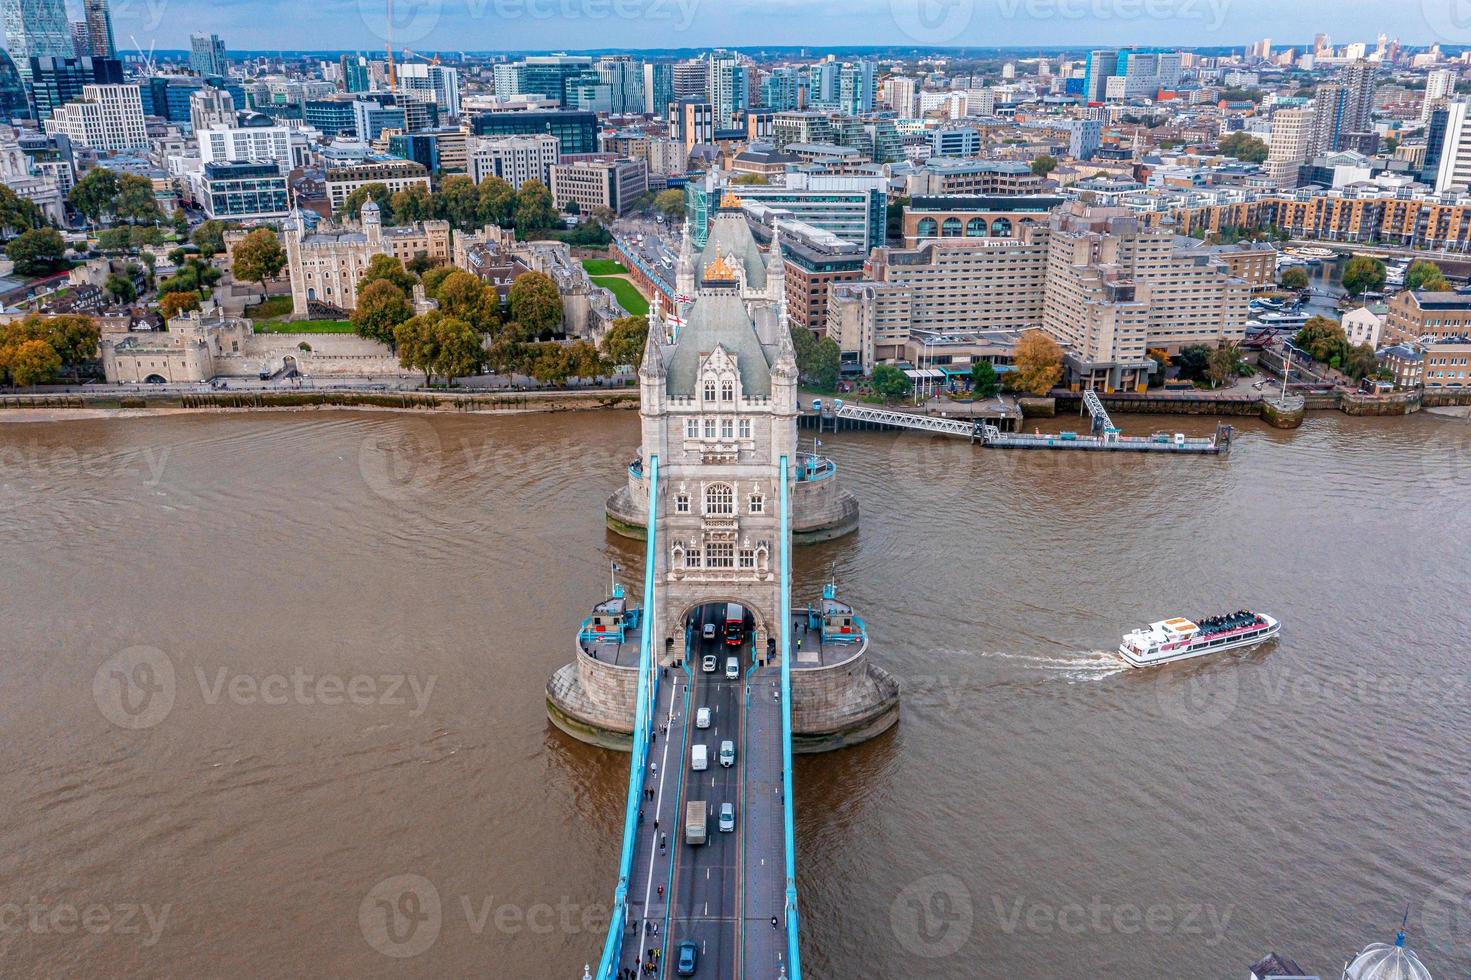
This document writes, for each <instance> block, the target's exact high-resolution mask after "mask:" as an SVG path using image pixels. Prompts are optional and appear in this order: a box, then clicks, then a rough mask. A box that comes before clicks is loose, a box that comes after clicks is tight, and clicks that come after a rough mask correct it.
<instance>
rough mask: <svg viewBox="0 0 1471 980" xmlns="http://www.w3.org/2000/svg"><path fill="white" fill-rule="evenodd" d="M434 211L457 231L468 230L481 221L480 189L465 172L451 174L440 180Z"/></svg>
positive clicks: (435, 196)
mask: <svg viewBox="0 0 1471 980" xmlns="http://www.w3.org/2000/svg"><path fill="white" fill-rule="evenodd" d="M434 213H435V215H436V216H437V217H439V218H441V219H442V220H444V221H448V222H449V223H450V225H451V226H452V227H453V228H454V229H455V230H456V231H468V230H470V229H472V228H475V227H477V226H478V225H479V223H480V189H479V188H477V187H476V186H475V182H474V181H473V180H471V179H470V178H469V177H467V176H465V175H464V174H451V175H450V176H448V177H446V178H444V180H443V181H441V182H440V185H439V191H438V192H437V193H436V194H435V195H434Z"/></svg>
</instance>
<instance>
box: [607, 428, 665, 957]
mask: <svg viewBox="0 0 1471 980" xmlns="http://www.w3.org/2000/svg"><path fill="white" fill-rule="evenodd" d="M648 472H649V536H648V543H647V545H646V546H645V549H644V604H643V609H642V614H643V615H645V616H650V615H652V614H653V609H654V566H655V564H656V559H657V557H658V552H657V550H656V546H657V543H658V535H657V534H655V533H654V528H655V527H657V526H658V520H659V457H658V456H656V455H651V456H649V468H648ZM652 637H653V630H652V629H650V628H648V627H647V626H646V627H645V628H644V631H643V636H642V638H641V639H640V640H639V645H638V669H639V677H640V679H641V682H640V683H639V685H638V701H637V706H636V707H635V709H634V714H633V751H632V752H631V753H630V759H629V764H628V766H629V768H628V809H627V812H625V813H624V814H623V854H622V856H621V857H620V858H619V860H618V887H617V888H616V889H615V890H614V892H613V914H612V917H611V919H610V921H609V922H608V938H607V941H606V942H604V944H603V957H602V959H601V960H599V961H598V974H597V976H598V980H616V977H615V975H614V974H615V971H616V970H617V969H618V963H619V961H620V959H621V957H622V955H623V935H624V925H625V923H626V922H627V919H628V884H629V879H630V878H631V877H632V876H633V851H634V846H635V837H636V835H637V833H638V811H639V800H640V799H642V798H643V795H644V778H645V775H646V774H647V773H648V753H649V727H650V722H651V719H650V716H651V715H652V714H653V711H654V704H655V698H656V696H657V694H658V691H659V670H658V668H657V666H656V665H655V664H654V660H653V646H652Z"/></svg>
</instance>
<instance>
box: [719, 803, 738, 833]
mask: <svg viewBox="0 0 1471 980" xmlns="http://www.w3.org/2000/svg"><path fill="white" fill-rule="evenodd" d="M720 829H721V830H723V831H725V832H726V833H730V832H731V831H732V830H735V804H734V803H722V804H720Z"/></svg>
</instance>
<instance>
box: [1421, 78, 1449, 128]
mask: <svg viewBox="0 0 1471 980" xmlns="http://www.w3.org/2000/svg"><path fill="white" fill-rule="evenodd" d="M1455 89H1456V73H1455V72H1454V71H1452V70H1451V69H1449V68H1436V69H1433V70H1432V71H1431V72H1430V73H1429V74H1427V75H1426V76H1425V101H1424V102H1423V103H1421V106H1420V121H1421V122H1428V121H1429V120H1430V114H1431V113H1432V112H1434V111H1435V110H1436V109H1439V108H1441V107H1442V106H1444V105H1445V102H1446V99H1447V98H1449V97H1450V95H1451V93H1452V92H1454V91H1455Z"/></svg>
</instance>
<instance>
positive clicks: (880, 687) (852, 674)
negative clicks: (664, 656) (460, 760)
mask: <svg viewBox="0 0 1471 980" xmlns="http://www.w3.org/2000/svg"><path fill="white" fill-rule="evenodd" d="M634 674H635V671H634V670H632V669H630V668H626V667H621V668H620V667H611V666H609V665H607V664H604V663H600V662H598V661H594V660H592V659H591V658H590V657H587V656H584V655H582V654H579V655H578V657H577V662H576V663H570V664H567V665H566V666H564V667H562V668H560V669H559V670H558V671H557V672H556V673H555V674H553V675H552V678H551V680H550V681H548V682H547V694H546V698H547V717H548V718H549V719H551V722H552V724H554V725H556V726H557V727H558V728H560V729H561V730H562V731H564V732H566V733H567V734H568V735H571V736H572V737H573V738H575V739H577V740H579V741H582V742H587V743H588V744H589V745H596V746H599V747H601V748H605V749H614V750H617V751H619V752H627V751H629V749H630V747H631V745H632V742H633V716H634V710H635V706H636V703H637V697H638V695H637V691H636V688H635V686H634V684H633V679H634ZM625 675H626V676H625ZM898 720H899V682H898V680H896V679H895V678H894V676H893V675H892V674H890V673H889V672H888V671H886V670H884V669H883V668H882V667H879V666H876V665H874V664H871V663H869V662H868V657H867V655H866V654H865V655H861V656H858V657H855V658H854V659H853V660H851V661H849V662H848V663H846V664H840V665H838V666H836V667H827V668H818V669H813V668H799V669H796V670H793V671H792V751H793V752H799V753H817V752H831V751H833V750H834V749H841V748H846V747H848V746H850V745H857V744H858V743H860V742H865V741H867V740H868V739H871V738H873V737H874V736H876V735H880V734H882V733H884V732H886V731H888V730H889V729H890V728H892V727H893V726H894V724H895V723H896V722H898Z"/></svg>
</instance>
